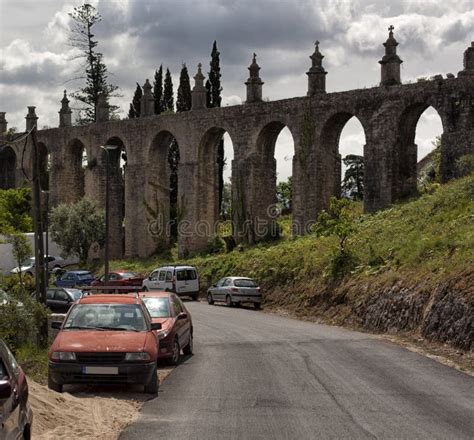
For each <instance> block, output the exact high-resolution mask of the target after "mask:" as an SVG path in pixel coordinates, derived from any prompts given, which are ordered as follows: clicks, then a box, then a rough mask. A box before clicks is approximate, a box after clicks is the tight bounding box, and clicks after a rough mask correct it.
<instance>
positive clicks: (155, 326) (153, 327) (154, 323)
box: [151, 322, 161, 330]
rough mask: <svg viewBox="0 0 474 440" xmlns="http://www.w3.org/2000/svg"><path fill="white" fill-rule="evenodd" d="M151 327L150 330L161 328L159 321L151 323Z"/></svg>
mask: <svg viewBox="0 0 474 440" xmlns="http://www.w3.org/2000/svg"><path fill="white" fill-rule="evenodd" d="M151 329H152V330H161V323H159V322H153V323H152V324H151Z"/></svg>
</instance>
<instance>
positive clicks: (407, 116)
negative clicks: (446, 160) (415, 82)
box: [392, 102, 445, 201]
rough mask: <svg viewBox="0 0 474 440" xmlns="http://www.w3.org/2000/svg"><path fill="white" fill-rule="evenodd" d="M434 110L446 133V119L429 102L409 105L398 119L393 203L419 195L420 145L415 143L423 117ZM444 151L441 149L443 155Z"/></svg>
mask: <svg viewBox="0 0 474 440" xmlns="http://www.w3.org/2000/svg"><path fill="white" fill-rule="evenodd" d="M428 108H433V109H434V110H435V111H436V112H437V113H438V116H439V117H440V119H441V123H442V125H443V131H444V127H445V124H444V118H443V116H442V114H441V113H440V112H439V111H438V109H436V107H435V106H432V105H430V104H429V103H428V102H417V103H413V104H410V105H408V106H407V107H406V108H405V109H404V110H403V112H402V113H401V114H400V117H399V119H398V125H397V128H398V131H397V133H398V138H397V142H396V143H395V151H393V155H392V156H393V157H392V164H393V171H392V172H393V180H392V201H396V200H400V199H404V198H407V197H410V196H413V195H415V194H416V193H417V177H418V173H417V164H418V145H417V144H416V143H415V137H416V128H417V126H418V122H419V120H420V117H421V115H422V114H423V113H424V112H425V111H426V110H427V109H428ZM442 153H443V149H441V154H442Z"/></svg>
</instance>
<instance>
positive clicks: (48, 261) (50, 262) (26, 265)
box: [10, 255, 65, 276]
mask: <svg viewBox="0 0 474 440" xmlns="http://www.w3.org/2000/svg"><path fill="white" fill-rule="evenodd" d="M44 264H45V266H46V265H47V266H48V269H50V270H51V269H58V268H61V267H63V266H64V265H65V262H64V260H63V259H62V258H61V257H55V256H53V255H48V256H46V255H45V256H44ZM20 271H21V272H22V273H24V274H26V275H30V276H33V275H34V273H35V257H30V258H27V259H26V260H25V261H23V262H22V263H21V267H15V268H14V269H12V270H11V271H10V274H11V275H16V274H17V273H18V272H20Z"/></svg>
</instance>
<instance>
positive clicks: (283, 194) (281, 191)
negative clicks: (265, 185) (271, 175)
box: [276, 176, 293, 215]
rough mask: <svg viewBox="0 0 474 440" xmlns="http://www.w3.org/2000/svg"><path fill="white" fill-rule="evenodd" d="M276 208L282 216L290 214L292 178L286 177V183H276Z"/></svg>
mask: <svg viewBox="0 0 474 440" xmlns="http://www.w3.org/2000/svg"><path fill="white" fill-rule="evenodd" d="M276 196H277V203H278V208H279V209H280V211H281V212H282V214H283V215H286V214H289V213H291V201H292V199H293V176H290V177H288V180H287V181H286V182H278V184H277V187H276Z"/></svg>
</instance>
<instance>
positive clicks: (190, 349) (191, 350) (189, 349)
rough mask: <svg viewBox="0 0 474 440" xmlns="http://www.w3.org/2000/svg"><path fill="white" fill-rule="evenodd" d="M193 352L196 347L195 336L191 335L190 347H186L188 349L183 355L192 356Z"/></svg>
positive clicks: (185, 349) (184, 350)
mask: <svg viewBox="0 0 474 440" xmlns="http://www.w3.org/2000/svg"><path fill="white" fill-rule="evenodd" d="M193 350H194V346H193V334H192V333H191V335H190V336H189V342H188V345H186V347H184V348H183V353H184V354H186V355H192V354H193Z"/></svg>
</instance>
